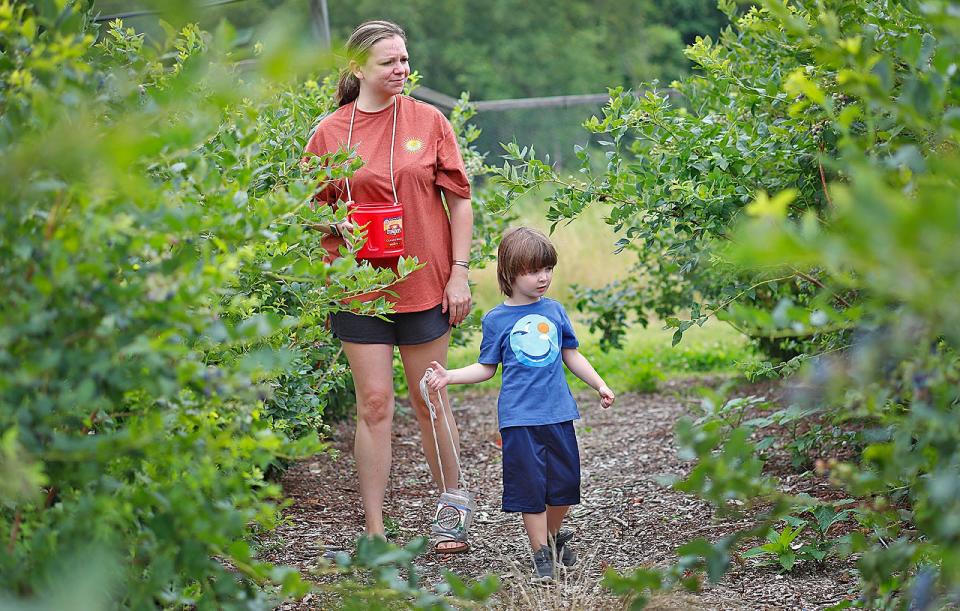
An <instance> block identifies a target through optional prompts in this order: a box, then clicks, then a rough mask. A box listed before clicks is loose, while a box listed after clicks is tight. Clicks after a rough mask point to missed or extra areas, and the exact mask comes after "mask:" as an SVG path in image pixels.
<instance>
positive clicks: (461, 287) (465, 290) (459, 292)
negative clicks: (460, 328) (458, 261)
mask: <svg viewBox="0 0 960 611" xmlns="http://www.w3.org/2000/svg"><path fill="white" fill-rule="evenodd" d="M472 305H473V299H472V298H471V297H470V283H469V282H468V281H467V270H466V269H464V268H463V267H461V266H459V265H454V266H453V269H452V270H450V280H449V281H447V288H446V289H444V291H443V306H442V308H441V311H442V312H444V313H445V314H449V315H450V324H451V325H453V326H456V325H459V324H460V323H461V322H463V319H464V318H466V317H467V314H469V313H470V307H471V306H472Z"/></svg>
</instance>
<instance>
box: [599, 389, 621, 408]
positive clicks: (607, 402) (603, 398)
mask: <svg viewBox="0 0 960 611" xmlns="http://www.w3.org/2000/svg"><path fill="white" fill-rule="evenodd" d="M597 394H599V395H600V407H602V408H603V409H607V408H608V407H610V406H611V405H613V400H614V399H616V398H617V397H616V395H614V394H613V391H612V390H610V387H609V386H607V385H606V384H602V385H601V386H600V388H598V389H597Z"/></svg>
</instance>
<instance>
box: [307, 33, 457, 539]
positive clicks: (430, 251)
mask: <svg viewBox="0 0 960 611" xmlns="http://www.w3.org/2000/svg"><path fill="white" fill-rule="evenodd" d="M347 51H348V53H349V55H350V62H349V65H348V68H347V69H346V70H345V71H344V73H343V74H342V75H341V77H340V82H339V85H338V89H337V98H338V99H337V103H338V106H339V108H338V109H337V110H336V111H334V112H333V113H331V114H330V115H328V116H326V117H324V118H323V120H321V121H320V124H319V125H318V126H317V129H316V131H315V132H314V134H313V135H312V137H311V138H310V142H309V143H308V145H307V152H308V153H313V154H315V155H322V154H324V153H330V152H334V151H336V150H338V149H340V148H350V147H356V150H357V154H358V155H359V156H360V157H361V158H362V159H363V161H364V165H363V167H362V168H360V169H359V170H358V171H357V172H356V173H355V174H354V175H353V177H352V178H350V179H349V180H345V181H339V182H338V183H337V184H328V185H325V187H324V188H323V190H322V191H321V192H320V194H319V199H321V200H323V201H326V202H329V203H335V202H337V201H338V200H339V201H356V202H386V201H399V202H400V203H401V204H402V205H403V233H404V247H405V252H404V254H405V256H416V257H417V258H418V259H419V260H420V262H421V263H424V264H425V265H424V267H423V268H422V269H419V270H417V271H415V272H413V273H412V274H411V275H410V276H409V277H407V278H406V279H404V280H403V281H402V282H399V283H397V284H396V285H394V286H392V287H391V290H392V291H394V292H395V293H396V295H397V296H396V297H388V299H390V301H392V302H393V304H394V310H395V312H396V314H393V315H391V316H389V318H390V321H391V322H385V321H383V320H380V319H377V318H373V317H370V316H358V315H356V314H353V313H351V312H338V313H336V314H334V315H333V316H332V317H331V328H332V331H333V334H334V335H335V336H336V337H338V338H339V339H340V340H341V341H342V342H343V348H344V352H345V353H346V355H347V360H348V362H349V364H350V369H351V371H352V373H353V380H354V386H355V388H356V394H357V431H356V438H355V441H354V455H355V458H356V461H357V472H358V476H359V481H360V497H361V499H362V501H363V511H364V519H365V523H366V533H367V534H368V535H379V536H383V534H384V529H383V499H384V494H385V492H386V487H387V479H388V477H389V474H390V460H391V447H390V439H391V424H392V421H393V411H394V391H393V347H394V346H395V345H396V346H398V347H399V350H400V357H401V360H402V362H403V369H404V373H405V375H406V378H407V387H408V388H411V389H415V388H417V387H418V384H419V380H420V377H421V376H422V375H423V373H424V371H425V370H426V369H427V367H428V366H429V365H430V362H431V361H434V360H436V361H438V362H440V363H444V364H446V358H447V348H448V346H449V340H450V327H451V325H457V324H459V323H460V322H461V321H463V319H464V318H466V316H467V314H468V313H469V312H470V307H471V296H470V287H469V284H468V282H467V270H468V260H469V256H470V240H471V235H472V232H473V211H472V209H471V204H470V184H469V182H468V181H467V174H466V170H465V169H464V164H463V159H462V157H461V156H460V150H459V148H458V145H457V140H456V137H455V136H454V134H453V129H452V128H451V127H450V123H449V122H448V121H447V119H446V118H445V117H444V116H443V115H442V114H441V113H440V112H439V111H438V110H437V109H435V108H434V107H432V106H429V105H427V104H424V103H421V102H418V101H416V100H414V99H413V98H410V97H408V96H404V95H402V92H403V87H404V84H405V83H406V80H407V77H408V76H409V75H410V64H409V57H408V55H407V48H406V37H405V34H404V32H403V30H402V29H400V27H399V26H397V25H396V24H393V23H390V22H387V21H369V22H366V23H364V24H362V25H360V26H359V27H358V28H357V29H356V31H354V33H353V34H352V35H351V36H350V39H349V40H348V41H347ZM339 183H342V184H339ZM441 194H442V196H443V199H441ZM443 200H446V205H447V208H448V209H449V217H448V215H447V212H446V210H445V209H444V206H443ZM352 229H353V227H352V225H350V223H348V222H347V223H341V224H338V225H331V226H329V227H321V230H324V231H326V232H327V233H328V234H329V235H328V236H326V237H325V238H324V239H323V244H324V246H325V247H326V248H327V250H328V251H329V252H330V254H331V256H336V255H337V252H338V251H337V249H338V247H339V246H340V245H341V244H342V236H343V235H344V234H348V235H349V232H350V231H351V230H352ZM376 296H378V294H376V293H372V294H370V295H368V296H367V298H369V299H372V298H375V297H376ZM410 399H411V402H412V403H413V408H414V412H415V413H416V416H417V420H418V423H419V425H420V432H421V442H422V444H423V448H424V454H425V456H426V459H427V463H428V464H429V466H430V471H431V473H432V475H433V479H434V481H435V482H436V483H437V486H438V488H440V487H441V486H440V482H441V481H445V482H446V484H447V487H456V485H457V479H458V473H457V464H456V460H455V458H454V446H456V450H457V454H459V433H458V430H457V427H456V423H455V422H454V421H453V414H452V413H451V412H450V408H449V407H446V408H445V411H444V413H443V414H442V415H438V418H448V419H449V422H450V423H451V429H452V431H453V440H452V444H451V440H450V437H449V436H448V435H439V436H438V439H437V442H438V443H439V447H440V455H441V458H442V463H443V471H444V473H443V478H442V479H441V476H440V467H439V465H438V462H437V455H436V454H437V452H436V449H435V445H434V435H433V427H432V425H431V421H430V415H429V412H428V411H427V407H426V405H425V404H424V402H423V400H422V398H421V397H420V396H419V394H418V393H416V392H411V393H410ZM449 404H450V403H449V401H447V398H446V396H444V397H443V405H445V406H449ZM437 424H438V427H437V430H439V431H444V430H446V426H445V424H444V423H443V422H442V420H440V421H438V423H437ZM468 549H469V545H468V544H467V542H465V541H439V542H438V543H437V545H436V547H435V550H436V551H437V552H440V553H459V552H465V551H467V550H468Z"/></svg>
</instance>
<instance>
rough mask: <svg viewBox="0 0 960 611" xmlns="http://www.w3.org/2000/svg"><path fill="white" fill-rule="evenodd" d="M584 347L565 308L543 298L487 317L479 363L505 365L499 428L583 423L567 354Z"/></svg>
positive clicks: (502, 307)
mask: <svg viewBox="0 0 960 611" xmlns="http://www.w3.org/2000/svg"><path fill="white" fill-rule="evenodd" d="M577 346H579V343H578V342H577V337H576V335H575V334H574V332H573V325H572V324H571V323H570V319H569V318H568V317H567V313H566V312H565V311H564V309H563V306H562V305H560V304H559V303H557V302H556V301H554V300H553V299H548V298H546V297H542V298H541V299H540V301H537V302H535V303H530V304H526V305H518V306H511V305H506V304H500V305H498V306H497V307H495V308H493V309H492V310H490V311H489V312H487V313H486V315H485V316H484V317H483V339H482V341H481V343H480V357H479V359H477V360H478V361H479V362H481V363H484V364H486V365H497V364H499V363H502V364H503V383H502V385H501V387H500V398H499V400H498V402H497V416H498V419H499V423H500V428H501V429H503V428H506V427H508V426H534V425H541V424H555V423H557V422H566V421H567V420H575V419H577V418H579V417H580V413H579V412H578V411H577V403H576V401H574V399H573V394H572V393H571V392H570V387H569V386H568V385H567V379H566V378H565V377H564V373H563V359H562V358H561V354H560V351H561V350H562V349H563V348H576V347H577Z"/></svg>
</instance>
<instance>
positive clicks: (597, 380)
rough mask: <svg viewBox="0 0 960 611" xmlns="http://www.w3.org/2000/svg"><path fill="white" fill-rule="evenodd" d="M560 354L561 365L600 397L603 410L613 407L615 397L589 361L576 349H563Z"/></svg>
mask: <svg viewBox="0 0 960 611" xmlns="http://www.w3.org/2000/svg"><path fill="white" fill-rule="evenodd" d="M562 354H563V364H564V365H566V366H567V369H569V370H570V371H572V372H573V375H575V376H577V377H578V378H580V379H581V380H583V381H584V382H585V383H586V384H588V385H589V386H590V388H592V389H594V390H596V391H597V393H598V394H599V395H600V405H601V406H603V407H604V408H607V407H610V406H611V405H613V400H614V399H615V398H616V396H615V395H614V394H613V391H612V390H610V388H609V387H608V386H607V385H606V383H605V382H604V381H603V378H601V377H600V374H599V373H597V370H596V369H594V368H593V365H591V364H590V361H588V360H587V357H585V356H583V355H582V354H580V351H579V350H577V349H576V348H564V349H563V350H562Z"/></svg>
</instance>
